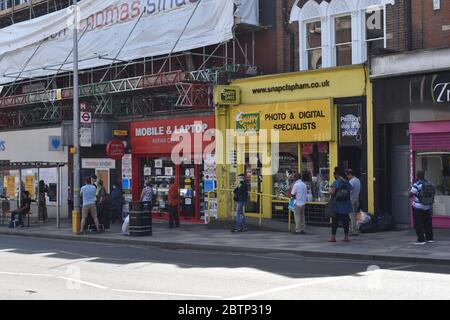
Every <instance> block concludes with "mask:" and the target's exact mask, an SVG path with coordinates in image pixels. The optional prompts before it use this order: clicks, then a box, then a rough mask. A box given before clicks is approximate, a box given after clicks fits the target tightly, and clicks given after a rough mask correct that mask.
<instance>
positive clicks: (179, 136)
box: [130, 115, 216, 221]
mask: <svg viewBox="0 0 450 320" xmlns="http://www.w3.org/2000/svg"><path fill="white" fill-rule="evenodd" d="M214 124H215V119H214V116H211V115H206V116H195V117H186V118H171V119H158V120H148V121H139V122H133V123H131V130H130V131H131V153H132V195H133V201H138V200H139V198H140V193H141V190H142V188H143V187H144V185H145V182H147V181H150V182H151V184H152V187H153V189H154V190H155V191H156V193H157V201H156V203H155V204H154V207H153V211H154V217H155V218H161V219H166V218H167V212H168V205H167V201H168V198H167V194H168V190H169V182H170V180H171V179H174V181H176V182H177V183H178V186H179V193H180V206H179V213H180V217H181V218H182V219H186V220H193V221H200V219H202V218H204V217H205V212H206V201H205V199H206V197H207V192H209V191H211V190H212V189H214V188H215V185H216V167H215V161H214V135H215V130H214V128H215V125H214Z"/></svg>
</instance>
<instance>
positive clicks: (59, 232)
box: [0, 221, 450, 266]
mask: <svg viewBox="0 0 450 320" xmlns="http://www.w3.org/2000/svg"><path fill="white" fill-rule="evenodd" d="M120 229H121V226H120V225H118V224H115V225H111V228H110V229H109V230H107V232H105V233H101V234H96V233H88V234H85V235H81V236H80V235H75V234H73V233H72V231H71V227H70V224H69V223H68V221H64V222H63V223H62V224H61V228H60V229H57V228H56V225H55V223H54V222H49V223H46V224H38V225H32V226H31V228H23V229H9V228H7V227H6V226H0V234H7V235H15V236H27V237H41V238H51V239H62V240H78V241H91V242H92V241H93V242H107V243H121V244H132V245H142V246H156V247H161V248H167V249H195V250H212V251H228V252H245V253H285V254H295V255H302V256H315V257H332V258H347V259H362V260H375V261H392V262H405V263H430V264H444V265H449V266H450V230H444V229H441V230H435V237H436V243H432V244H426V245H423V246H417V245H414V241H415V233H414V230H403V231H390V232H380V233H374V234H362V235H360V236H359V237H352V238H351V242H350V243H343V242H339V241H338V242H337V243H328V242H327V240H328V237H329V232H330V230H329V229H328V228H321V227H309V228H308V229H307V234H306V235H293V234H290V233H287V232H274V231H251V230H250V231H248V232H244V233H231V232H230V231H229V230H222V229H208V228H207V227H206V225H202V224H190V223H185V224H183V225H182V226H181V228H177V229H169V228H168V227H167V222H166V223H161V222H154V223H153V235H152V236H147V237H129V236H124V235H122V234H121V233H120ZM340 236H341V237H342V230H339V231H338V239H339V237H340ZM27 241H32V240H27Z"/></svg>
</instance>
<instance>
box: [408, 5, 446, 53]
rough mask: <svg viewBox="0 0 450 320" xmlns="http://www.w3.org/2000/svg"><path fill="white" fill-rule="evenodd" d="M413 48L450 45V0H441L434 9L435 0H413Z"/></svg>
mask: <svg viewBox="0 0 450 320" xmlns="http://www.w3.org/2000/svg"><path fill="white" fill-rule="evenodd" d="M411 2H412V31H413V33H412V43H413V49H433V48H448V47H450V0H441V9H440V10H437V11H435V10H433V0H411Z"/></svg>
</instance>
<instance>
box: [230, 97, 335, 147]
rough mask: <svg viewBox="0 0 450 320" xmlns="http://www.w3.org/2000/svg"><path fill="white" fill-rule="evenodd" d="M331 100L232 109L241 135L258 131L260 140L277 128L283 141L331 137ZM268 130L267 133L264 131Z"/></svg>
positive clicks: (321, 139) (310, 140) (324, 139)
mask: <svg viewBox="0 0 450 320" xmlns="http://www.w3.org/2000/svg"><path fill="white" fill-rule="evenodd" d="M331 105H332V104H331V100H330V99H324V100H314V101H301V102H286V103H275V104H266V105H241V106H239V107H235V108H233V109H232V116H233V119H235V121H236V127H235V128H236V131H237V134H238V135H240V136H252V135H255V134H258V135H259V137H260V139H261V140H265V139H266V138H265V137H266V135H265V133H267V137H270V131H278V132H279V137H280V142H302V141H303V142H312V141H330V140H332V121H331V114H332V113H331ZM264 131H265V132H264Z"/></svg>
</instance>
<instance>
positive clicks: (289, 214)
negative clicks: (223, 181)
mask: <svg viewBox="0 0 450 320" xmlns="http://www.w3.org/2000/svg"><path fill="white" fill-rule="evenodd" d="M219 192H225V193H228V192H229V193H230V194H231V196H232V195H233V192H234V190H233V189H214V190H211V191H209V192H207V195H208V196H207V198H208V207H207V208H208V223H210V222H211V194H212V193H217V194H219ZM249 194H254V195H256V196H257V197H260V201H259V222H258V224H259V226H262V220H263V212H262V211H263V210H262V199H264V197H268V198H271V199H277V200H283V201H287V202H289V198H288V197H281V196H277V195H273V194H267V193H262V192H254V191H250V192H249ZM217 199H218V197H217ZM217 206H219V203H217ZM233 212H235V201H233V200H232V201H231V218H232V219H233V220H234V219H235V215H234V214H233ZM244 214H245V208H244ZM290 231H291V210H290V209H288V232H290Z"/></svg>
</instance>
